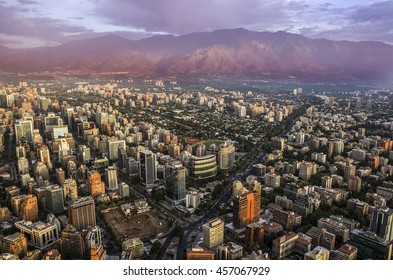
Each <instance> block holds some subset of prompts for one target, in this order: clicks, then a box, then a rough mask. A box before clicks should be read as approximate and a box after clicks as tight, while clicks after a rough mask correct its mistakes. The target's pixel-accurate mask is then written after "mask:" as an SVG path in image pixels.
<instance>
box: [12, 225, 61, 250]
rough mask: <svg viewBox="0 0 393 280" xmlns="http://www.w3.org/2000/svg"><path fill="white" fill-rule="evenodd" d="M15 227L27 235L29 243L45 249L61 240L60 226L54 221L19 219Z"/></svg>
mask: <svg viewBox="0 0 393 280" xmlns="http://www.w3.org/2000/svg"><path fill="white" fill-rule="evenodd" d="M15 227H16V228H17V229H18V230H20V232H21V233H23V234H24V235H25V236H26V240H27V244H28V245H30V246H33V247H35V248H36V249H39V250H44V249H46V248H48V247H50V246H52V245H54V244H55V243H57V242H59V240H60V239H59V228H58V226H57V225H56V224H54V223H51V222H49V223H44V222H41V221H39V222H35V223H32V222H30V221H18V222H16V223H15Z"/></svg>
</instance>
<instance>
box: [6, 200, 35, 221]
mask: <svg viewBox="0 0 393 280" xmlns="http://www.w3.org/2000/svg"><path fill="white" fill-rule="evenodd" d="M11 205H12V212H13V214H14V215H15V216H16V217H19V218H21V219H24V220H26V221H31V222H35V221H38V202H37V197H36V196H34V195H32V194H28V195H17V196H13V197H12V198H11Z"/></svg>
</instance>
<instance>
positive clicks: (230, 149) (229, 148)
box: [218, 142, 235, 170]
mask: <svg viewBox="0 0 393 280" xmlns="http://www.w3.org/2000/svg"><path fill="white" fill-rule="evenodd" d="M234 164H235V146H234V145H233V144H232V143H230V142H224V143H223V144H221V145H220V150H219V152H218V165H219V168H220V169H224V170H226V169H229V168H231V167H232V166H233V165H234Z"/></svg>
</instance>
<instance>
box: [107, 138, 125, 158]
mask: <svg viewBox="0 0 393 280" xmlns="http://www.w3.org/2000/svg"><path fill="white" fill-rule="evenodd" d="M119 147H122V148H124V149H125V148H126V141H124V140H116V141H109V142H108V151H109V160H118V157H119Z"/></svg>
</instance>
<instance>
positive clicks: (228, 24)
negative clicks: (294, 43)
mask: <svg viewBox="0 0 393 280" xmlns="http://www.w3.org/2000/svg"><path fill="white" fill-rule="evenodd" d="M392 15H393V1H366V0H358V1H354V0H332V1H329V2H326V1H322V0H312V1H285V0H282V1H281V0H280V1H279V0H246V1H244V0H85V1H78V0H67V1H54V0H18V1H17V0H14V1H8V0H6V1H2V0H0V45H3V46H8V47H13V48H25V47H37V46H45V45H57V44H60V43H64V42H68V41H71V40H75V39H83V38H92V37H98V36H101V35H106V34H108V33H114V34H118V35H121V36H124V37H126V38H129V39H139V38H143V37H149V36H153V35H160V34H173V35H181V34H186V33H192V32H202V31H212V30H217V29H226V28H239V27H243V28H246V29H249V30H254V31H278V30H283V31H287V32H293V33H299V34H302V35H304V36H307V37H310V38H327V39H333V40H353V41H363V40H373V41H383V42H386V43H389V44H393V16H392Z"/></svg>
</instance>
